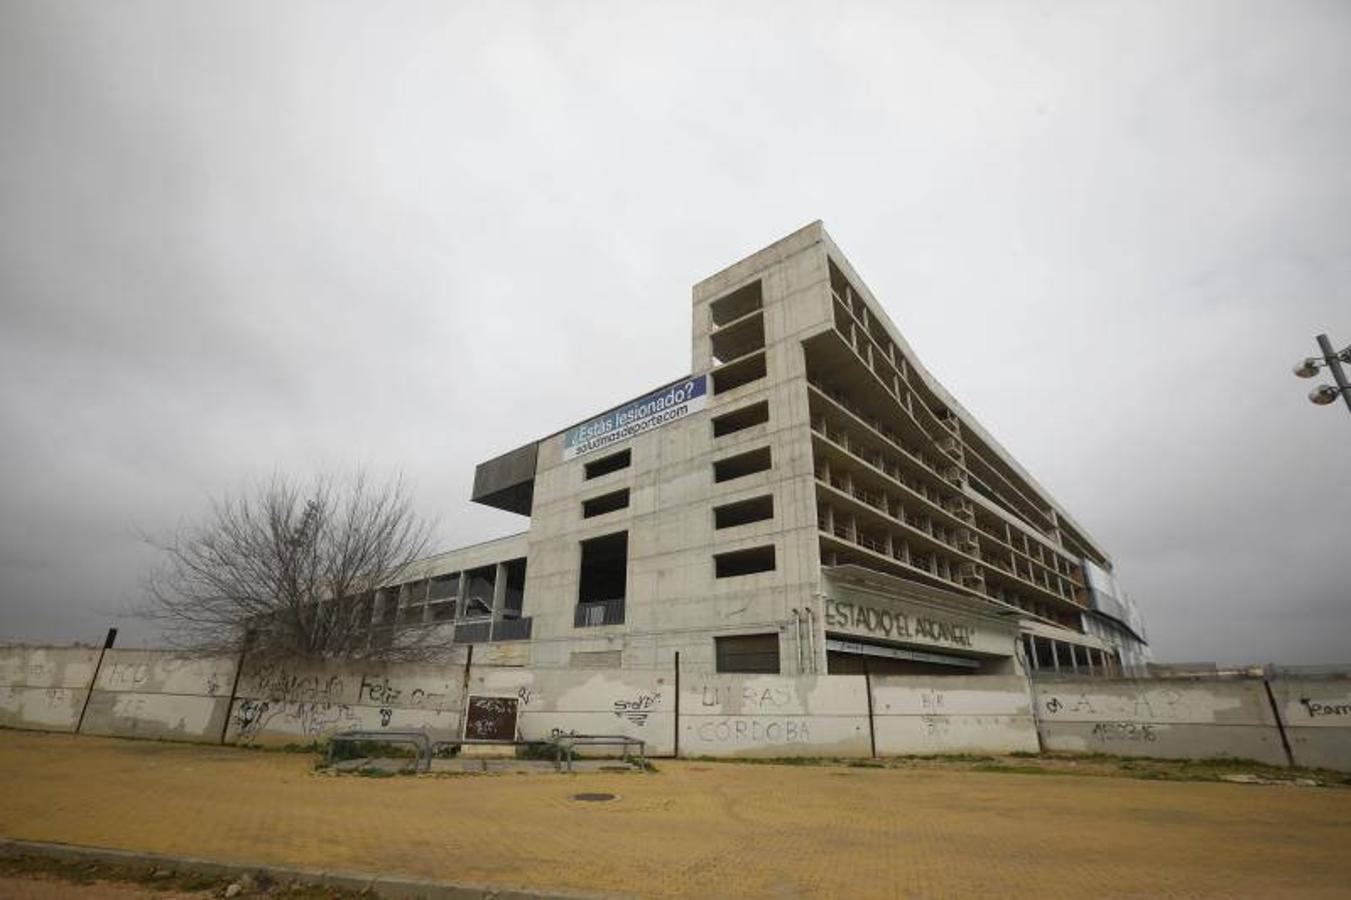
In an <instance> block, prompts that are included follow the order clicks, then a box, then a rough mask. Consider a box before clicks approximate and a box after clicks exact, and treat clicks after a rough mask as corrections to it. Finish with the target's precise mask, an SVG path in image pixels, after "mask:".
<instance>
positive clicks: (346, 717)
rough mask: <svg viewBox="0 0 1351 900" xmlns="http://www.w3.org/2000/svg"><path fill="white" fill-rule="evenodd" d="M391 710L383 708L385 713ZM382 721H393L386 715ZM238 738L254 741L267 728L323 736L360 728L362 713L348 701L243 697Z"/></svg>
mask: <svg viewBox="0 0 1351 900" xmlns="http://www.w3.org/2000/svg"><path fill="white" fill-rule="evenodd" d="M384 712H387V711H386V710H381V713H382V714H383V713H384ZM382 720H383V721H382V723H381V724H384V725H388V724H389V720H388V718H387V717H385V716H383V715H382ZM234 724H235V727H236V728H237V729H238V732H237V739H238V740H241V741H250V740H253V739H255V738H257V737H258V735H259V734H261V733H263V732H265V731H271V730H275V731H281V732H285V733H299V734H301V735H304V736H305V737H309V738H319V737H323V736H324V735H327V734H329V733H331V732H334V731H337V730H339V729H343V728H358V727H360V725H361V717H360V716H358V715H357V713H356V711H355V710H353V709H352V707H351V706H349V705H348V704H346V703H329V702H324V701H316V702H311V701H305V700H301V701H298V702H288V701H285V700H240V701H239V702H238V703H236V704H235V712H234Z"/></svg>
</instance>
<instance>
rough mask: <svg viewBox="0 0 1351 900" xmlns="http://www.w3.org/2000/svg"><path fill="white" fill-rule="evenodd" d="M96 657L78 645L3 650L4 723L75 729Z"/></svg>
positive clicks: (0, 711) (0, 715) (0, 701)
mask: <svg viewBox="0 0 1351 900" xmlns="http://www.w3.org/2000/svg"><path fill="white" fill-rule="evenodd" d="M98 658H99V651H98V650H94V649H85V648H80V647H74V648H69V647H61V648H56V647H0V725H3V726H5V727H6V728H28V729H33V730H35V731H74V730H75V725H76V723H77V722H78V721H79V718H80V710H81V709H82V708H83V707H84V701H85V698H86V697H88V696H89V682H91V681H93V680H94V666H95V664H96V663H97V662H98Z"/></svg>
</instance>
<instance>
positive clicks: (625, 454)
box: [583, 450, 633, 481]
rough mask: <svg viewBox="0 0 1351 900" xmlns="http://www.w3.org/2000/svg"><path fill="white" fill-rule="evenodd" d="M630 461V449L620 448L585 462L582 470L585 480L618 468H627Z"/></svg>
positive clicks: (616, 470)
mask: <svg viewBox="0 0 1351 900" xmlns="http://www.w3.org/2000/svg"><path fill="white" fill-rule="evenodd" d="M632 461H633V458H632V454H631V453H630V451H628V450H620V451H619V452H618V453H611V454H610V455H609V456H604V457H601V458H600V459H598V460H596V461H595V462H589V463H587V464H586V465H585V466H584V467H583V470H584V472H585V473H586V480H587V481H590V480H591V479H592V478H599V477H600V476H602V475H609V474H610V473H611V472H618V471H619V470H620V469H627V468H628V467H629V463H630V462H632Z"/></svg>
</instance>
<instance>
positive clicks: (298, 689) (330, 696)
mask: <svg viewBox="0 0 1351 900" xmlns="http://www.w3.org/2000/svg"><path fill="white" fill-rule="evenodd" d="M463 706H464V669H463V668H460V667H453V666H421V665H409V664H397V665H396V664H387V663H337V662H330V663H322V664H313V663H285V662H270V663H257V664H253V665H250V664H248V663H245V666H244V672H243V673H242V674H241V675H240V678H239V689H238V691H237V692H236V696H235V701H234V704H233V706H232V708H231V711H230V725H229V729H228V730H227V731H226V740H227V741H228V742H231V743H241V744H259V745H265V746H284V745H287V744H309V743H313V742H315V741H320V740H323V739H325V738H327V737H328V736H330V735H332V734H333V733H334V732H337V731H346V730H350V729H363V730H371V729H380V728H391V729H405V730H406V729H419V730H421V729H425V730H426V731H428V732H430V733H432V734H435V735H443V736H447V737H449V736H451V735H453V734H455V733H456V731H457V729H458V728H459V723H460V710H461V709H463Z"/></svg>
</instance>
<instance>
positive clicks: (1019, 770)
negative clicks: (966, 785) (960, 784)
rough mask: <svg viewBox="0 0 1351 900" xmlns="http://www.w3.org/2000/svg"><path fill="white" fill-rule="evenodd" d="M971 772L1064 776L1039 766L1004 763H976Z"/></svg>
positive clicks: (1061, 773) (1062, 773)
mask: <svg viewBox="0 0 1351 900" xmlns="http://www.w3.org/2000/svg"><path fill="white" fill-rule="evenodd" d="M971 771H972V772H1002V773H1004V774H1012V775H1064V774H1065V773H1064V772H1059V771H1056V770H1055V769H1047V768H1043V767H1041V766H1018V765H1009V764H1006V763H997V762H991V763H976V764H975V765H974V766H972V767H971Z"/></svg>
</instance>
